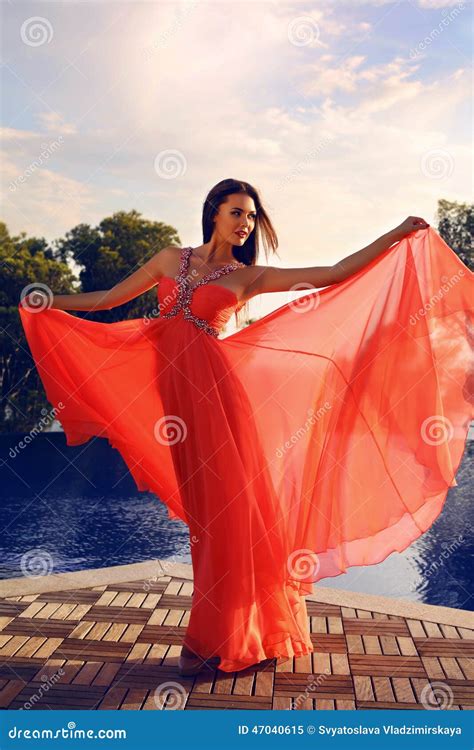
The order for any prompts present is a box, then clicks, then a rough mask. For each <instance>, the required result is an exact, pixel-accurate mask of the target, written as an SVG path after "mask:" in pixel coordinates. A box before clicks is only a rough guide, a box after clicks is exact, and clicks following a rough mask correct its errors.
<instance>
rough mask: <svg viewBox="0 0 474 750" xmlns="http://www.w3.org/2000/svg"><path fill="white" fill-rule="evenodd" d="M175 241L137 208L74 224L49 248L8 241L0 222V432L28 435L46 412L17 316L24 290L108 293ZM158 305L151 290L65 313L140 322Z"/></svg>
mask: <svg viewBox="0 0 474 750" xmlns="http://www.w3.org/2000/svg"><path fill="white" fill-rule="evenodd" d="M172 244H180V240H179V237H178V234H177V232H176V230H175V229H173V227H171V226H169V225H167V224H163V223H162V222H153V221H148V220H146V219H144V218H143V217H142V216H141V215H140V214H139V213H138V212H137V211H134V210H133V211H129V212H125V211H119V212H117V213H115V214H113V216H111V217H108V218H105V219H103V221H102V222H101V223H100V224H99V226H98V227H90V226H89V225H88V224H79V225H78V226H76V227H74V228H73V229H71V230H70V231H69V232H67V233H66V236H65V237H64V238H60V239H59V240H56V241H55V242H54V243H53V244H52V246H51V245H50V244H48V242H47V241H46V240H45V239H44V238H36V237H30V238H27V236H26V234H25V233H24V232H23V233H21V234H20V235H19V236H17V237H12V236H10V234H9V232H8V229H7V227H6V225H5V224H4V223H2V222H0V265H1V268H2V275H1V280H0V325H1V328H2V346H1V350H0V393H1V409H0V431H1V432H17V431H18V432H28V431H29V430H31V429H32V428H34V426H35V425H36V424H37V421H38V419H39V417H40V416H41V414H42V413H43V414H45V413H49V412H50V411H51V405H50V404H49V402H48V401H47V399H46V395H45V393H44V389H43V385H42V383H41V380H40V378H39V375H38V371H37V369H36V366H35V363H34V361H33V359H32V357H31V354H30V351H29V347H28V343H27V341H26V338H25V335H24V332H23V327H22V325H21V320H20V316H19V312H18V304H19V301H20V298H21V296H22V293H23V292H24V290H25V288H26V287H27V286H28V285H30V284H31V285H32V287H35V286H36V285H39V284H40V285H45V286H47V287H48V288H49V289H51V291H52V292H53V294H74V293H76V292H91V291H96V290H100V289H110V288H111V287H113V286H114V285H115V284H117V283H118V282H119V281H121V280H122V279H124V278H125V277H127V276H129V275H130V274H131V273H133V272H134V271H135V270H136V269H137V268H138V267H139V266H140V265H142V264H143V263H144V262H146V261H147V260H148V259H149V258H151V257H152V256H153V255H154V254H155V253H156V252H158V251H159V250H160V249H162V248H163V247H166V246H167V245H172ZM155 306H156V289H151V290H150V291H149V292H147V293H146V294H144V295H141V296H140V297H137V298H136V299H134V300H130V301H129V302H127V303H126V304H125V305H121V306H120V307H115V308H113V309H112V310H100V311H97V312H82V311H71V312H70V314H71V315H77V316H78V317H85V318H91V319H93V320H97V321H103V322H114V321H117V320H125V319H130V318H139V317H142V316H143V315H145V314H146V313H147V312H150V310H151V309H153V308H154V307H155ZM43 409H44V410H45V411H44V412H42V410H43Z"/></svg>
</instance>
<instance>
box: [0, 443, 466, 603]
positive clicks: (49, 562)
mask: <svg viewBox="0 0 474 750" xmlns="http://www.w3.org/2000/svg"><path fill="white" fill-rule="evenodd" d="M58 439H59V438H58ZM61 439H63V438H61ZM103 442H104V443H105V441H100V443H103ZM38 450H39V449H38ZM90 450H92V451H96V453H97V451H98V450H101V451H102V450H111V449H110V448H109V447H108V446H106V447H105V448H104V446H101V447H100V449H99V448H97V447H94V446H92V447H91V448H89V451H90ZM71 451H72V449H71V448H63V452H64V455H67V456H68V459H69V462H71V458H72V454H71ZM78 451H79V449H78ZM81 451H82V452H78V454H77V455H78V456H81V457H82V456H83V452H84V448H82V449H81ZM473 451H474V441H472V440H470V441H468V442H467V445H466V450H465V453H464V456H463V459H462V462H461V465H460V467H459V469H458V472H457V475H456V480H457V482H458V486H457V487H453V488H451V489H450V490H449V494H448V497H447V499H446V503H445V506H444V509H443V512H442V513H441V515H440V516H439V517H438V518H437V520H436V521H435V523H434V524H433V526H432V527H431V528H430V529H429V530H428V531H427V532H426V533H425V534H423V536H421V537H420V538H419V539H418V540H417V541H416V542H414V543H413V544H412V545H411V546H410V547H409V548H408V549H407V550H405V551H404V552H403V553H397V552H394V553H392V554H391V555H390V556H389V557H388V558H387V559H386V560H384V561H383V562H382V563H379V564H377V565H371V566H365V567H353V568H349V569H348V572H347V573H345V574H342V575H340V576H336V577H334V578H327V579H324V580H322V581H319V582H318V584H317V586H318V587H321V586H323V587H324V586H327V587H331V588H341V589H346V590H351V591H358V592H364V593H370V594H381V595H385V596H390V597H403V598H406V599H412V600H415V601H420V602H425V603H428V604H438V605H444V606H449V607H458V608H462V609H468V610H474V600H473V595H472V592H473V582H474V565H473V557H474V555H473V553H474V538H473V535H472V527H471V522H472V510H471V509H472V487H473V486H474V483H473V469H472V453H473ZM113 453H116V452H115V451H114V452H113ZM30 458H31V453H30ZM102 461H103V457H102V456H99V457H98V456H97V455H94V463H93V464H90V466H89V468H87V469H85V468H84V467H82V468H81V467H80V466H79V465H78V461H77V460H75V461H73V462H72V464H73V465H74V467H75V469H78V476H77V481H76V479H74V478H72V477H70V478H69V479H68V481H67V482H65V486H66V490H65V488H64V487H63V488H62V489H61V490H59V489H58V487H56V486H55V485H53V484H51V485H50V487H49V490H44V489H43V487H44V480H42V484H41V491H38V490H36V489H35V487H34V486H33V485H32V484H31V483H29V485H28V488H27V487H26V483H25V491H18V486H17V487H16V490H15V492H14V493H12V494H11V495H7V496H6V497H4V498H3V500H2V521H1V527H2V532H1V536H0V578H12V577H20V576H22V575H23V574H24V571H25V566H27V567H26V569H27V570H28V571H29V572H30V573H31V572H33V570H34V566H35V565H39V569H41V566H44V567H45V568H46V569H47V572H52V573H60V572H67V571H76V570H84V569H90V568H104V567H108V566H112V565H123V564H127V563H133V562H142V561H145V560H151V559H169V560H171V561H173V562H185V563H191V557H190V554H189V534H188V529H187V526H186V525H185V524H184V523H182V522H181V521H170V520H169V519H168V516H167V512H166V508H165V506H164V505H163V504H162V503H161V502H160V501H159V500H158V499H157V498H156V497H155V496H154V495H153V494H151V493H143V492H136V491H135V492H133V490H132V491H131V492H123V488H122V484H123V483H121V481H120V478H121V477H122V475H123V473H124V472H123V465H120V466H117V467H116V468H114V467H113V466H112V464H110V471H108V473H107V477H106V480H105V479H104V478H103V476H102V475H103V469H102V475H101V474H100V472H99V473H98V474H97V476H98V477H100V476H102V479H103V485H100V482H99V480H98V479H97V478H95V481H94V494H92V495H90V494H89V491H88V490H86V489H85V488H86V487H87V486H88V485H89V484H90V478H91V476H92V474H93V471H92V466H93V465H94V466H97V464H99V467H100V464H101V462H102ZM103 465H104V464H103V463H102V467H103ZM106 465H107V466H108V468H109V465H108V464H106ZM15 468H16V469H17V470H18V469H19V467H18V466H16V467H15ZM68 470H70V466H68ZM25 471H26V469H25ZM38 471H40V469H39V468H38V469H37V470H36V473H35V477H34V478H35V479H36V478H37V474H38ZM15 473H16V474H18V471H15ZM55 473H56V474H57V473H58V472H57V471H56V469H55ZM125 473H126V472H125ZM79 475H81V476H79ZM74 476H75V475H74ZM84 477H86V479H85V478H84ZM31 481H33V479H32V480H31ZM78 482H79V484H78ZM111 484H112V485H113V487H114V488H115V489H111ZM21 486H22V485H21ZM127 486H128V487H129V488H130V486H131V485H130V484H128V485H127ZM67 487H70V488H71V491H70V492H68V491H67ZM26 489H28V492H26ZM78 489H81V492H78V491H77V490H78ZM22 566H23V567H22ZM39 569H38V572H39Z"/></svg>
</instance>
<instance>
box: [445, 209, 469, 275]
mask: <svg viewBox="0 0 474 750" xmlns="http://www.w3.org/2000/svg"><path fill="white" fill-rule="evenodd" d="M437 219H438V234H439V235H440V237H442V238H443V240H444V241H445V242H446V244H447V245H449V247H451V248H452V249H453V250H454V252H455V253H456V254H457V255H459V257H460V258H461V260H462V262H463V263H465V264H466V266H467V267H468V268H469V269H470V270H471V271H474V243H473V238H474V204H473V203H457V202H455V201H447V200H443V199H441V200H439V201H438V210H437Z"/></svg>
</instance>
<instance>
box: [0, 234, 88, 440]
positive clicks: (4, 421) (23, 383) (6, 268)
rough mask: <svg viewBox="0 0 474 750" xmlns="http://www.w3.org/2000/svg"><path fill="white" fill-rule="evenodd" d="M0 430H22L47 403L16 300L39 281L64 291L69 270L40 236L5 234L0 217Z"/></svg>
mask: <svg viewBox="0 0 474 750" xmlns="http://www.w3.org/2000/svg"><path fill="white" fill-rule="evenodd" d="M0 264H1V269H2V274H1V277H0V326H1V329H2V345H1V348H0V398H1V409H0V431H1V432H12V431H22V432H23V431H27V430H29V429H31V427H32V425H34V424H35V421H36V420H37V419H38V417H39V416H40V415H41V410H42V409H43V408H44V409H46V410H47V411H48V410H50V409H51V407H50V406H48V402H47V400H46V397H45V394H44V389H43V386H42V383H41V381H40V379H39V376H38V372H37V370H36V367H35V365H34V362H33V360H32V357H31V354H30V351H29V347H28V344H27V341H26V339H25V335H24V332H23V327H22V325H21V320H20V316H19V313H18V303H19V300H20V297H21V294H22V292H23V290H24V289H25V288H26V287H27V286H28V285H29V284H34V285H37V284H44V285H46V286H47V287H49V288H50V289H54V290H55V291H56V292H57V293H58V294H70V293H72V292H73V291H74V289H73V287H72V282H73V279H74V277H73V274H72V272H71V271H70V270H69V268H68V267H67V265H66V264H65V263H62V262H60V261H58V260H57V259H56V258H55V257H54V252H53V250H52V249H51V248H50V247H49V246H48V243H47V241H46V240H45V239H43V238H36V237H30V238H27V237H26V234H25V233H24V232H22V233H21V234H20V235H19V236H17V237H12V236H10V234H9V232H8V229H7V227H6V225H5V223H4V222H0Z"/></svg>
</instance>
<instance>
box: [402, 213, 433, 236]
mask: <svg viewBox="0 0 474 750" xmlns="http://www.w3.org/2000/svg"><path fill="white" fill-rule="evenodd" d="M428 227H429V224H428V222H427V221H425V220H424V219H422V218H421V216H408V218H406V219H405V221H402V223H401V224H399V225H398V227H395V229H394V230H393V234H394V235H397V236H398V237H399V238H400V239H401V238H402V237H405V235H407V234H410V232H416V231H417V230H418V229H428Z"/></svg>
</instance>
